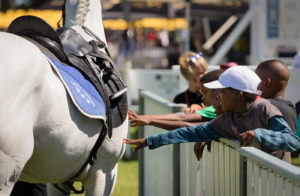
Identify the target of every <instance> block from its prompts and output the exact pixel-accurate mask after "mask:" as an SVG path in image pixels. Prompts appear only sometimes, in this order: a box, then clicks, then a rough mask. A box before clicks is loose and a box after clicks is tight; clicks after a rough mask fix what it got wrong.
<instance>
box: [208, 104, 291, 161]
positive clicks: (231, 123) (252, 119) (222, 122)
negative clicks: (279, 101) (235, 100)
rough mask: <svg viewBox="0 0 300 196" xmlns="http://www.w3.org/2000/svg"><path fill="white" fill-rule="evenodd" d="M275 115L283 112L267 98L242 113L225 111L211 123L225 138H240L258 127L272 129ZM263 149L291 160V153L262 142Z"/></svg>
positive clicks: (278, 156)
mask: <svg viewBox="0 0 300 196" xmlns="http://www.w3.org/2000/svg"><path fill="white" fill-rule="evenodd" d="M274 116H282V114H281V112H280V111H279V110H278V108H276V107H275V106H273V105H272V104H271V103H270V101H269V100H267V99H263V98H260V99H257V100H255V101H254V102H253V103H252V104H251V105H250V108H249V110H248V111H247V112H246V113H244V114H242V115H240V114H237V113H233V112H225V113H223V114H222V115H219V116H218V117H217V118H215V119H214V120H212V121H211V125H212V126H213V127H214V128H215V129H216V130H217V131H218V132H219V133H220V134H221V135H222V136H223V137H225V138H231V139H238V135H239V134H240V133H243V132H245V131H248V130H254V129H256V128H265V129H270V127H269V120H270V119H271V118H272V117H274ZM261 150H263V151H265V152H267V153H269V154H272V155H273V156H275V157H277V158H279V159H283V160H285V161H287V162H290V153H289V152H283V151H272V150H269V149H267V148H266V147H264V146H263V145H262V144H261Z"/></svg>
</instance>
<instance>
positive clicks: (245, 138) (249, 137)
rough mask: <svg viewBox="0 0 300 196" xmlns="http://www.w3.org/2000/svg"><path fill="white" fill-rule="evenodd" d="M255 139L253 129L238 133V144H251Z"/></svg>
mask: <svg viewBox="0 0 300 196" xmlns="http://www.w3.org/2000/svg"><path fill="white" fill-rule="evenodd" d="M254 141H255V133H254V131H253V130H249V131H246V132H244V133H242V134H240V135H239V142H240V146H251V145H252V144H253V143H254Z"/></svg>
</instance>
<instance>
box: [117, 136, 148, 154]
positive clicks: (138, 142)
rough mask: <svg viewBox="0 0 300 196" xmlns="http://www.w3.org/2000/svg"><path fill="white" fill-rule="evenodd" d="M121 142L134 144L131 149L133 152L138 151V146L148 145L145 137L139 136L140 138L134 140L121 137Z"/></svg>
mask: <svg viewBox="0 0 300 196" xmlns="http://www.w3.org/2000/svg"><path fill="white" fill-rule="evenodd" d="M123 142H124V143H125V144H130V145H136V147H135V148H133V149H132V151H133V152H136V151H138V150H139V149H140V148H144V147H146V146H148V143H147V138H145V137H144V138H141V139H136V140H131V139H126V138H125V139H123Z"/></svg>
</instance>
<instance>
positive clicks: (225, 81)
mask: <svg viewBox="0 0 300 196" xmlns="http://www.w3.org/2000/svg"><path fill="white" fill-rule="evenodd" d="M260 81H261V80H260V79H259V77H258V76H257V75H256V74H255V73H254V72H253V71H251V70H250V69H249V68H247V67H243V66H235V67H231V68H229V69H227V70H226V71H225V72H224V73H223V74H221V76H220V77H219V79H218V80H216V81H213V82H210V83H206V84H204V86H205V87H207V88H210V89H220V91H221V102H222V110H223V112H224V113H223V114H221V115H219V116H218V117H217V118H215V119H213V120H212V121H210V122H209V123H207V124H201V125H197V126H194V127H184V128H179V129H175V130H173V131H170V132H165V133H161V134H157V135H152V136H148V137H146V138H141V139H137V140H129V139H124V143H127V144H135V145H136V148H134V149H133V151H136V150H138V149H140V148H143V147H146V146H148V147H149V149H155V148H158V147H160V146H163V145H167V144H174V143H183V142H202V141H211V140H214V139H219V138H222V137H225V138H231V139H234V138H236V139H239V141H240V146H249V145H252V144H253V143H254V142H255V141H256V142H258V143H260V144H262V145H264V146H265V147H267V148H269V149H274V150H277V149H280V150H283V151H295V150H298V149H300V139H299V138H298V137H297V136H296V135H295V133H294V132H293V131H292V130H291V128H290V127H289V126H288V125H287V123H286V122H285V120H284V119H283V118H282V114H281V113H280V111H279V110H278V109H277V108H276V107H275V106H273V105H272V104H271V103H270V102H269V101H268V100H266V99H263V98H260V99H257V96H258V95H259V94H260V92H259V91H257V87H258V85H259V83H260Z"/></svg>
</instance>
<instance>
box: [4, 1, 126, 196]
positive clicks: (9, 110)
mask: <svg viewBox="0 0 300 196" xmlns="http://www.w3.org/2000/svg"><path fill="white" fill-rule="evenodd" d="M78 2H79V1H74V0H69V1H67V13H66V16H67V24H68V25H72V24H73V23H71V22H70V21H71V18H72V17H70V13H71V15H72V14H74V13H76V12H77V9H76V5H78V4H79V3H78ZM88 4H89V6H90V7H89V8H90V9H89V11H88V12H87V16H86V17H85V20H83V22H84V25H86V26H87V27H88V28H89V29H91V30H92V31H93V32H94V33H95V34H96V35H97V36H98V37H100V38H101V39H103V41H104V40H105V36H104V30H103V25H102V18H101V4H100V1H97V0H91V2H88ZM69 5H73V7H72V6H71V7H68V6H69ZM70 8H72V10H71V9H70ZM75 15H76V14H75ZM75 15H74V16H75ZM73 22H74V20H73ZM77 25H82V24H77ZM76 28H77V29H79V27H78V26H77V27H75V29H76ZM81 33H82V34H84V32H83V31H82V32H81ZM84 36H85V37H86V38H87V39H90V38H88V37H90V36H88V35H84ZM0 94H1V96H0V195H9V193H10V191H11V190H12V187H13V185H14V183H15V181H16V180H17V179H18V177H19V175H20V178H19V179H20V180H23V181H26V182H32V183H37V182H43V183H44V182H50V183H62V182H64V181H66V180H70V178H72V177H73V176H74V175H75V174H76V173H77V172H78V171H79V169H80V168H81V166H82V165H83V164H84V162H85V161H86V160H87V158H88V155H89V153H90V150H91V149H92V147H93V145H94V144H95V142H96V140H97V138H98V134H99V132H100V130H101V129H102V127H103V122H102V121H101V120H94V119H89V118H87V117H85V116H84V115H82V114H81V113H79V111H78V110H77V109H76V108H75V106H74V105H73V103H72V102H71V100H70V98H69V97H68V95H67V93H66V90H65V89H64V86H63V84H62V82H61V81H60V80H59V78H58V77H57V75H56V74H55V73H54V72H53V70H52V69H51V66H50V64H49V62H48V61H47V60H46V58H45V56H44V55H43V54H42V53H41V52H40V50H39V49H38V48H37V47H36V46H35V45H33V44H32V43H30V42H29V41H27V40H25V39H23V38H21V37H18V36H16V35H12V34H9V33H4V32H1V33H0ZM127 129H128V121H127V120H126V121H125V122H124V123H123V124H122V125H121V126H120V127H118V128H115V129H114V130H113V135H112V138H111V139H109V138H106V139H105V141H104V142H103V145H102V147H101V148H100V150H99V151H98V159H97V161H96V163H95V164H94V165H93V166H92V167H90V168H87V169H86V170H85V171H84V172H83V173H82V174H81V175H80V176H79V177H78V180H82V181H83V184H84V186H85V188H86V195H110V194H111V192H112V190H113V187H114V184H115V181H116V174H117V162H118V161H119V160H120V159H121V157H122V155H123V153H124V151H125V146H124V144H123V141H122V140H123V138H125V137H126V136H127ZM25 164H26V165H25ZM24 166H25V167H24ZM23 168H24V169H23ZM22 170H23V171H22ZM21 171H22V173H21ZM61 186H63V185H61ZM48 187H49V191H48V193H49V195H62V193H60V192H57V190H55V189H53V186H51V185H49V186H48Z"/></svg>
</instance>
